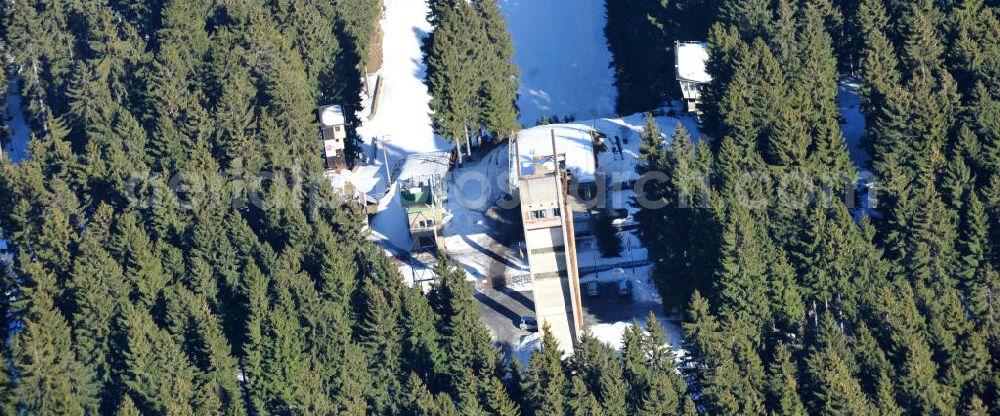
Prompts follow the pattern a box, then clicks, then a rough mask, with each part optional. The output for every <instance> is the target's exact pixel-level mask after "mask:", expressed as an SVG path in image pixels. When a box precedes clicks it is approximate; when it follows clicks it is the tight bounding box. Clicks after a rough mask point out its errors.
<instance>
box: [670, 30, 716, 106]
mask: <svg viewBox="0 0 1000 416" xmlns="http://www.w3.org/2000/svg"><path fill="white" fill-rule="evenodd" d="M706 64H708V43H706V42H682V41H677V42H675V43H674V70H675V71H674V72H675V73H676V77H677V81H678V82H680V84H681V93H682V94H683V95H684V101H685V102H686V103H687V111H688V112H692V113H697V112H699V111H698V104H700V103H701V88H702V86H704V85H705V84H708V83H709V82H712V76H711V75H709V74H708V70H707V69H706Z"/></svg>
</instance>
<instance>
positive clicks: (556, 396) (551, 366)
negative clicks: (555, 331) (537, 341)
mask: <svg viewBox="0 0 1000 416" xmlns="http://www.w3.org/2000/svg"><path fill="white" fill-rule="evenodd" d="M561 355H562V352H560V350H559V343H558V341H556V338H555V336H553V335H552V332H550V331H549V326H548V324H547V323H546V324H545V325H544V326H543V327H542V345H541V350H539V351H536V352H534V353H532V354H531V359H530V360H529V361H528V365H527V367H525V369H524V375H523V376H522V377H521V380H522V381H521V383H522V387H521V388H522V389H523V391H524V395H525V397H524V398H525V399H526V401H527V403H528V404H529V405H530V406H531V407H530V408H529V409H526V410H527V411H528V412H529V414H534V415H562V414H564V406H565V404H566V400H567V399H566V394H565V391H566V386H567V384H568V382H567V379H566V378H567V377H566V373H565V372H564V370H563V366H562V359H561Z"/></svg>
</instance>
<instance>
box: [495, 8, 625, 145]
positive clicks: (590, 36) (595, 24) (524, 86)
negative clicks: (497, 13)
mask: <svg viewBox="0 0 1000 416" xmlns="http://www.w3.org/2000/svg"><path fill="white" fill-rule="evenodd" d="M500 9H501V10H502V11H503V14H504V16H505V17H506V18H507V25H508V26H509V28H510V33H511V36H512V37H513V39H514V48H515V53H514V63H515V64H517V66H518V67H519V68H521V89H520V91H519V93H520V97H519V99H518V102H517V104H518V106H519V107H520V109H521V120H520V121H521V124H524V125H525V126H527V127H530V126H533V125H535V122H536V121H538V119H539V118H541V117H545V116H551V115H558V116H559V117H565V116H568V115H573V116H576V118H578V119H591V118H597V117H611V116H613V115H614V114H615V113H614V109H615V96H616V95H617V91H616V89H615V87H614V72H613V71H612V70H611V69H610V68H609V66H608V65H609V64H610V63H611V52H609V51H608V47H607V41H606V40H605V38H604V22H605V13H604V2H603V1H602V0H501V1H500ZM595 116H596V117H595Z"/></svg>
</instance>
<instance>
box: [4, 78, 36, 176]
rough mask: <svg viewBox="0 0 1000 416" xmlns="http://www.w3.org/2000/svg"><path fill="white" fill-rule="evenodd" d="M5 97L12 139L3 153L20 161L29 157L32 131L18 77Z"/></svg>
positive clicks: (16, 161) (11, 158)
mask: <svg viewBox="0 0 1000 416" xmlns="http://www.w3.org/2000/svg"><path fill="white" fill-rule="evenodd" d="M5 98H6V100H7V114H5V116H7V117H8V118H7V120H8V125H7V127H8V128H9V129H10V131H9V133H10V135H11V137H10V139H11V140H10V143H7V145H6V146H4V148H3V153H4V156H5V157H7V158H9V159H10V160H11V161H13V162H14V163H19V162H20V161H21V160H23V159H25V158H27V157H28V139H29V138H30V137H31V131H30V130H29V129H28V124H27V123H25V121H24V109H23V108H22V107H21V95H20V91H19V83H18V81H17V80H16V79H15V80H14V81H13V82H12V83H11V89H10V91H8V92H7V96H6V97H5Z"/></svg>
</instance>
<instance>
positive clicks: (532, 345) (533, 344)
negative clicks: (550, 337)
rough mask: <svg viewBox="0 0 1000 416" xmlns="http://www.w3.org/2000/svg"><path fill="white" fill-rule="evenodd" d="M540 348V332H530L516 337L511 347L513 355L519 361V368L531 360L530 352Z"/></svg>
mask: <svg viewBox="0 0 1000 416" xmlns="http://www.w3.org/2000/svg"><path fill="white" fill-rule="evenodd" d="M541 348H542V333H541V332H532V333H529V334H527V335H521V337H520V339H518V342H517V344H515V345H514V347H513V355H514V357H515V358H517V360H518V361H519V362H520V363H521V368H524V366H526V365H528V361H529V360H531V354H532V353H534V352H535V351H538V350H539V349H541Z"/></svg>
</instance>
